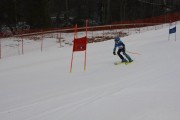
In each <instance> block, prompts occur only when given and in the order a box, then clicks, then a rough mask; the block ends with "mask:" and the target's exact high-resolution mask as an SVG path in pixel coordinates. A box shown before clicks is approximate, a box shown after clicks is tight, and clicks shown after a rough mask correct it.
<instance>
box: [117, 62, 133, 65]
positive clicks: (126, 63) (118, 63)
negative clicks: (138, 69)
mask: <svg viewBox="0 0 180 120" xmlns="http://www.w3.org/2000/svg"><path fill="white" fill-rule="evenodd" d="M130 63H132V62H114V65H120V64H125V65H128V64H130Z"/></svg>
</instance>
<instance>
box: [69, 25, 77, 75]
mask: <svg viewBox="0 0 180 120" xmlns="http://www.w3.org/2000/svg"><path fill="white" fill-rule="evenodd" d="M76 30H77V24H76V25H75V30H74V40H75V38H76V37H77V36H76ZM73 42H74V41H73ZM73 45H74V44H73ZM73 49H74V46H73ZM73 49H72V57H71V66H70V73H71V72H72V64H73V56H74V50H73Z"/></svg>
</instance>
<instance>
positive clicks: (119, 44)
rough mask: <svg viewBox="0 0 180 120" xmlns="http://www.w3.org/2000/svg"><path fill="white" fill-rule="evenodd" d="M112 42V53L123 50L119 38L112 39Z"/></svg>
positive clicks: (123, 45) (122, 44)
mask: <svg viewBox="0 0 180 120" xmlns="http://www.w3.org/2000/svg"><path fill="white" fill-rule="evenodd" d="M114 42H115V44H114V49H113V51H114V52H115V51H116V48H118V49H123V48H124V47H125V44H124V43H123V42H122V41H121V40H120V37H116V38H115V39H114Z"/></svg>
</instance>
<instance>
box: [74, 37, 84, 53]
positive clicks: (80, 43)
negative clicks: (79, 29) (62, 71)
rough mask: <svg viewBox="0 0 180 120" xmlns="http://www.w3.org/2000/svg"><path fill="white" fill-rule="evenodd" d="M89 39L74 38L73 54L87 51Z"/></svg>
mask: <svg viewBox="0 0 180 120" xmlns="http://www.w3.org/2000/svg"><path fill="white" fill-rule="evenodd" d="M86 44H87V37H82V38H74V46H73V52H75V51H84V50H86Z"/></svg>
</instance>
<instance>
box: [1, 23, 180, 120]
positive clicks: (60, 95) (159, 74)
mask: <svg viewBox="0 0 180 120" xmlns="http://www.w3.org/2000/svg"><path fill="white" fill-rule="evenodd" d="M179 27H180V25H177V40H176V41H174V34H172V35H171V37H170V40H169V41H168V28H164V29H160V30H153V31H149V32H145V33H141V34H135V35H131V36H128V37H124V38H122V40H123V41H124V42H125V43H126V49H127V53H128V54H129V55H130V56H131V57H132V58H133V59H134V62H133V63H132V64H129V65H119V66H115V65H114V64H113V63H114V62H115V61H119V58H118V56H114V55H113V54H112V51H113V46H114V43H113V40H110V41H106V42H100V43H92V44H88V47H87V68H86V71H85V72H84V70H83V67H84V66H83V65H84V64H83V62H84V53H83V52H77V53H75V54H74V62H73V69H72V73H69V67H70V60H71V55H72V47H64V48H61V49H60V48H49V49H48V51H45V52H42V53H40V52H35V51H34V52H30V53H28V54H25V55H21V56H13V57H8V58H6V59H1V60H0V120H180V102H179V101H180V87H179V86H180V62H179V61H180V35H179V32H180V30H179V29H178V28H179Z"/></svg>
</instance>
